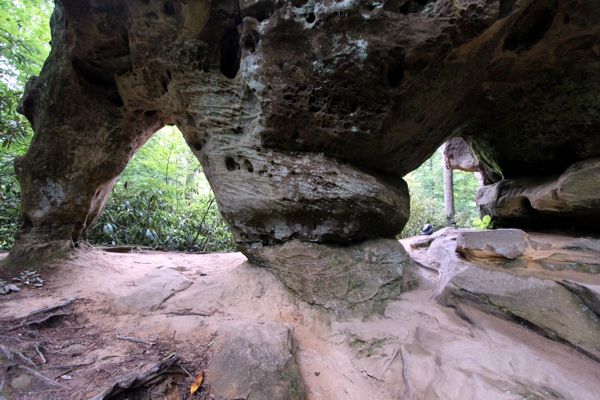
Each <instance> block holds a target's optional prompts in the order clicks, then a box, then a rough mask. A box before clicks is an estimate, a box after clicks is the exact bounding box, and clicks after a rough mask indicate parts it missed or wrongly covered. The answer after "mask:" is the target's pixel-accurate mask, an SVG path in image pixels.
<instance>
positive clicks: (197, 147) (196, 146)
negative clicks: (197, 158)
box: [194, 142, 202, 151]
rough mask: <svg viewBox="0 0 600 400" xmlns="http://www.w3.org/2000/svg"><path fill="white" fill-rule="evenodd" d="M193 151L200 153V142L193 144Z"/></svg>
mask: <svg viewBox="0 0 600 400" xmlns="http://www.w3.org/2000/svg"><path fill="white" fill-rule="evenodd" d="M194 150H196V151H201V150H202V143H200V142H196V143H194Z"/></svg>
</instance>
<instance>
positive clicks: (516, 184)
mask: <svg viewBox="0 0 600 400" xmlns="http://www.w3.org/2000/svg"><path fill="white" fill-rule="evenodd" d="M598 193H600V159H597V158H596V159H590V160H586V161H582V162H579V163H576V164H573V165H571V166H570V167H569V168H567V170H566V171H565V172H564V173H563V174H562V175H560V176H543V177H524V178H517V179H504V180H502V181H500V182H498V183H496V184H494V185H491V186H484V187H482V188H481V189H479V191H478V192H477V204H478V205H479V209H480V213H481V214H487V215H490V216H492V217H493V219H494V220H495V221H497V223H499V224H501V225H503V226H515V227H530V228H540V227H549V228H556V227H561V226H562V227H567V228H573V227H576V228H580V229H586V230H591V231H596V230H597V228H598V226H599V224H600V211H599V210H600V197H599V196H598Z"/></svg>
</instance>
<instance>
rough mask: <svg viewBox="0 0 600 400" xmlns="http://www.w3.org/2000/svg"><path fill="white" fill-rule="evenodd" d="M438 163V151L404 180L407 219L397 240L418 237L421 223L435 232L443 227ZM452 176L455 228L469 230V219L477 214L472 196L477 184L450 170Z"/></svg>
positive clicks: (470, 175) (470, 176) (470, 177)
mask: <svg viewBox="0 0 600 400" xmlns="http://www.w3.org/2000/svg"><path fill="white" fill-rule="evenodd" d="M442 163H443V154H442V149H441V148H440V149H438V150H437V151H436V152H435V153H434V154H433V155H432V156H431V157H430V158H429V160H427V161H425V162H424V163H423V164H422V165H421V166H420V167H419V168H418V169H416V170H415V171H413V172H411V173H410V174H408V175H406V176H405V177H404V179H405V180H406V182H407V183H408V188H409V190H410V218H409V220H408V223H407V224H406V226H405V227H404V230H403V231H402V233H401V234H400V235H399V237H400V238H406V237H410V236H414V235H418V234H419V233H420V232H421V231H422V230H423V225H425V224H431V225H433V227H434V229H435V230H439V229H441V228H443V227H445V226H446V212H445V210H444V176H443V168H442V165H443V164H442ZM453 176H454V203H455V209H456V214H455V216H454V219H455V220H456V227H459V228H466V227H471V223H472V221H473V218H475V217H476V216H477V214H478V211H477V204H476V203H475V194H476V193H477V190H478V189H479V186H480V185H479V182H478V181H477V178H475V176H474V174H473V173H470V172H463V171H453Z"/></svg>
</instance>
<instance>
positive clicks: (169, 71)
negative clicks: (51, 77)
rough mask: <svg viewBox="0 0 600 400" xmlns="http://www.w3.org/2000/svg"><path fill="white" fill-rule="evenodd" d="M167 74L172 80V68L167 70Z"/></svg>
mask: <svg viewBox="0 0 600 400" xmlns="http://www.w3.org/2000/svg"><path fill="white" fill-rule="evenodd" d="M167 76H168V77H169V80H170V81H172V80H173V76H172V75H171V70H167Z"/></svg>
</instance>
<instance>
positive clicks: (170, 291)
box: [115, 268, 193, 312]
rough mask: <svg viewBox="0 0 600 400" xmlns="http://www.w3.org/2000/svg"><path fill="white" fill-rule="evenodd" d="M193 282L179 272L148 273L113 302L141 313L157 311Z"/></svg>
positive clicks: (164, 270) (169, 270)
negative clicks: (166, 301) (133, 287)
mask: <svg viewBox="0 0 600 400" xmlns="http://www.w3.org/2000/svg"><path fill="white" fill-rule="evenodd" d="M192 283H193V281H191V280H189V279H187V278H186V277H185V276H183V275H181V274H180V273H179V272H177V271H175V270H173V269H170V268H166V269H162V270H159V271H156V272H150V273H147V274H146V275H144V276H142V277H141V278H140V279H139V280H138V281H137V282H136V288H135V289H133V290H131V291H130V292H129V293H128V294H126V295H125V296H122V297H120V298H118V299H117V300H116V301H115V304H116V305H117V306H128V307H131V308H133V309H136V310H138V311H141V312H150V311H154V310H156V309H158V308H159V307H161V305H162V304H163V303H164V302H165V300H167V299H168V298H169V297H171V296H173V295H174V294H175V293H177V292H180V291H182V290H185V289H187V288H189V287H190V285H191V284H192Z"/></svg>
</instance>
